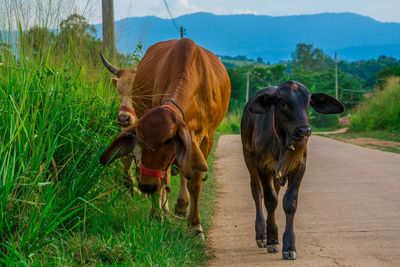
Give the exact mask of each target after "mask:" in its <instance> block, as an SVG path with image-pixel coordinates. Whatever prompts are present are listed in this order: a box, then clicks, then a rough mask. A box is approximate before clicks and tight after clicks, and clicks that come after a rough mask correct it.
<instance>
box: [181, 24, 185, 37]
mask: <svg viewBox="0 0 400 267" xmlns="http://www.w3.org/2000/svg"><path fill="white" fill-rule="evenodd" d="M184 35H185V32H184V29H183V27H182V26H181V39H183V36H184Z"/></svg>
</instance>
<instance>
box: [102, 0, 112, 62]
mask: <svg viewBox="0 0 400 267" xmlns="http://www.w3.org/2000/svg"><path fill="white" fill-rule="evenodd" d="M101 3H102V15H103V51H104V52H105V53H108V57H109V58H112V59H114V52H115V40H114V36H115V35H114V1H113V0H102V1H101Z"/></svg>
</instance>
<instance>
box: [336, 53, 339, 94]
mask: <svg viewBox="0 0 400 267" xmlns="http://www.w3.org/2000/svg"><path fill="white" fill-rule="evenodd" d="M335 90H336V99H337V100H339V82H338V70H337V53H336V52H335Z"/></svg>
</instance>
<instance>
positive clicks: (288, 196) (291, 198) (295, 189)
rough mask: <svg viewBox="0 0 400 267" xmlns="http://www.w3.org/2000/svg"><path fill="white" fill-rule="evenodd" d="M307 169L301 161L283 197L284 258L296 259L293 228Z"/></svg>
mask: <svg viewBox="0 0 400 267" xmlns="http://www.w3.org/2000/svg"><path fill="white" fill-rule="evenodd" d="M304 171H305V163H304V164H303V163H300V166H299V168H298V169H297V171H296V172H294V173H293V174H291V175H289V179H288V180H289V183H288V188H287V190H286V193H285V196H284V197H283V209H284V211H285V215H286V228H285V232H284V233H283V247H282V257H283V259H284V260H295V259H296V244H295V236H294V230H293V221H294V215H295V213H296V209H297V200H298V193H299V189H300V184H301V180H302V178H303V175H304Z"/></svg>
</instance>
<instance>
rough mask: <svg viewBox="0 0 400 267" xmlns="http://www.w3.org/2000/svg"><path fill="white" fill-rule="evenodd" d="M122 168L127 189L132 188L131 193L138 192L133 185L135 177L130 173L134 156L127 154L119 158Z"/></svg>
mask: <svg viewBox="0 0 400 267" xmlns="http://www.w3.org/2000/svg"><path fill="white" fill-rule="evenodd" d="M121 161H122V165H123V170H124V174H125V176H124V179H125V182H124V184H125V186H126V187H127V188H129V189H132V192H133V193H135V194H136V193H138V190H137V188H136V186H135V178H134V177H133V175H132V173H131V172H132V163H133V161H134V156H132V155H127V156H126V157H122V158H121Z"/></svg>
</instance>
